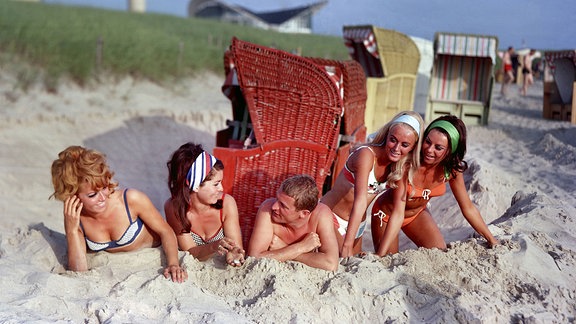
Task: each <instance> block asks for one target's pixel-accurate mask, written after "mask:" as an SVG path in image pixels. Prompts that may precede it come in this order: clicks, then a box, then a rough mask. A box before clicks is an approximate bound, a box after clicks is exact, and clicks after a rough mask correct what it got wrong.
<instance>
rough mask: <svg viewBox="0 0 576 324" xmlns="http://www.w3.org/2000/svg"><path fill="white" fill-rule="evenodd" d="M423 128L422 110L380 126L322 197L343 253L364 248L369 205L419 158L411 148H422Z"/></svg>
mask: <svg viewBox="0 0 576 324" xmlns="http://www.w3.org/2000/svg"><path fill="white" fill-rule="evenodd" d="M423 131H424V121H423V120H422V117H420V114H418V113H417V112H414V111H404V112H401V113H399V114H398V115H396V116H395V117H394V118H393V119H392V120H391V121H390V122H389V123H387V124H386V125H384V126H383V127H382V128H380V130H379V131H378V132H377V133H376V135H375V137H374V139H373V140H372V141H371V142H369V143H366V144H364V145H361V146H359V147H357V148H356V149H354V150H353V151H352V152H351V153H350V155H349V157H348V159H347V160H346V164H345V166H344V168H343V169H342V171H341V172H340V174H339V175H338V177H337V178H336V182H335V183H334V186H333V187H332V188H331V189H330V191H328V192H327V193H326V194H325V195H324V196H323V197H322V198H321V199H320V201H321V202H323V203H324V204H326V205H328V207H330V208H331V209H332V212H333V213H334V219H335V226H336V230H337V238H338V246H339V247H340V257H342V258H347V257H350V256H352V255H356V254H358V253H360V252H362V235H363V233H364V230H365V226H366V207H368V205H369V204H370V203H371V202H372V200H373V199H374V198H375V197H376V196H377V195H378V194H380V193H382V192H383V190H384V189H385V183H386V182H387V181H388V182H389V183H395V181H397V180H399V179H400V178H402V173H403V172H402V169H403V167H404V165H405V164H406V162H407V161H409V163H416V164H418V163H419V162H420V161H419V155H418V154H412V152H415V153H419V152H420V141H419V135H420V134H422V133H423ZM392 186H394V184H393V185H392Z"/></svg>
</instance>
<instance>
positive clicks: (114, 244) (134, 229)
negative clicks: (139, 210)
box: [80, 189, 144, 252]
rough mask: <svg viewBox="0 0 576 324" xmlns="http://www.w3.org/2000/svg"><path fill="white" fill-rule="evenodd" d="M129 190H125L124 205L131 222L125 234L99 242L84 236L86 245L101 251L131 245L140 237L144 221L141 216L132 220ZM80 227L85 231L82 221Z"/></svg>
mask: <svg viewBox="0 0 576 324" xmlns="http://www.w3.org/2000/svg"><path fill="white" fill-rule="evenodd" d="M127 191H128V189H126V190H124V195H123V197H124V206H125V208H126V214H127V215H128V221H129V222H130V226H128V228H127V229H126V231H125V232H124V234H122V236H121V237H120V238H119V239H118V240H116V241H110V242H106V243H99V242H94V241H92V240H90V239H89V238H88V237H86V236H84V238H85V240H86V245H87V246H88V248H89V249H90V250H92V251H94V252H100V251H106V250H108V249H113V248H118V247H122V246H126V245H130V244H131V243H132V242H134V241H135V240H136V238H138V235H139V234H140V232H141V231H142V228H143V227H144V223H143V222H142V220H141V219H140V217H137V218H136V220H135V221H132V216H131V215H130V209H129V208H128V201H127V200H126V192H127ZM80 227H81V228H82V231H84V227H83V226H82V222H80Z"/></svg>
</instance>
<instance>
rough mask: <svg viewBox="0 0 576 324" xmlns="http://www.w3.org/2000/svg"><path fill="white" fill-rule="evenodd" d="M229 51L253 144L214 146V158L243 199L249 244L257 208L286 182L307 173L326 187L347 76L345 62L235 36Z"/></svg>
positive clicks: (238, 197)
mask: <svg viewBox="0 0 576 324" xmlns="http://www.w3.org/2000/svg"><path fill="white" fill-rule="evenodd" d="M227 55H230V57H229V58H228V59H229V60H231V61H232V62H233V63H232V65H231V66H233V67H234V70H235V73H236V76H237V84H238V86H239V88H240V90H241V95H242V97H243V100H244V102H245V108H246V109H247V111H248V114H249V117H250V118H249V120H250V122H251V127H252V130H253V133H254V139H255V142H256V144H254V143H252V144H251V145H249V146H247V147H245V148H234V147H222V146H217V147H215V148H214V155H215V156H216V157H217V158H218V159H220V160H222V161H223V162H224V165H225V168H224V169H225V171H224V180H223V186H224V190H225V191H226V192H227V193H229V194H231V195H232V196H233V197H234V198H235V199H236V201H237V203H238V211H239V213H240V226H241V229H242V235H243V240H244V243H245V244H248V241H249V239H250V236H251V234H252V228H253V225H254V217H255V215H256V212H257V211H258V207H259V206H260V204H261V203H262V202H263V201H264V200H265V199H267V198H270V197H274V196H275V195H276V190H277V189H278V187H279V185H280V183H281V182H282V181H283V180H284V179H286V178H287V177H289V176H292V175H295V174H309V175H311V176H312V177H314V179H315V180H316V184H317V186H318V189H319V190H320V191H322V188H323V186H324V183H325V180H326V177H327V176H328V175H329V174H330V171H331V168H332V164H333V161H334V158H335V155H336V149H337V148H338V142H339V135H340V124H341V116H342V114H343V92H342V91H341V90H342V87H341V85H342V82H343V77H342V72H341V69H340V65H332V64H324V63H328V62H323V63H322V64H319V63H315V62H314V61H313V60H311V59H308V58H304V57H300V56H296V55H293V54H290V53H288V52H285V51H281V50H277V49H272V48H269V47H265V46H261V45H257V44H253V43H249V42H245V41H242V40H239V39H236V38H234V39H233V40H232V44H231V46H230V53H229V54H227ZM229 83H230V82H229ZM232 83H234V82H232ZM223 90H228V87H227V86H225V87H224V88H223ZM225 93H226V92H225ZM233 108H234V109H236V107H233ZM220 142H224V143H225V141H220ZM217 144H218V141H217Z"/></svg>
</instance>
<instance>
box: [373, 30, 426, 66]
mask: <svg viewBox="0 0 576 324" xmlns="http://www.w3.org/2000/svg"><path fill="white" fill-rule="evenodd" d="M373 31H374V36H375V38H376V44H377V46H378V54H379V55H380V61H381V62H382V68H383V70H384V76H385V77H388V76H392V75H395V74H399V73H408V74H414V75H416V74H418V65H419V64H420V50H418V47H417V46H416V43H414V41H413V40H412V39H411V38H410V37H408V36H407V35H405V34H402V33H400V32H397V31H394V30H390V29H383V28H378V27H376V26H373Z"/></svg>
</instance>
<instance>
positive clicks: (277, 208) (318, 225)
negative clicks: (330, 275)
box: [248, 175, 338, 271]
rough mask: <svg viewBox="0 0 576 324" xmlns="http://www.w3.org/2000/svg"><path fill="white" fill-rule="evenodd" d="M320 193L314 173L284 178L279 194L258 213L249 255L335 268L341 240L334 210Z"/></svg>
mask: <svg viewBox="0 0 576 324" xmlns="http://www.w3.org/2000/svg"><path fill="white" fill-rule="evenodd" d="M318 197H319V192H318V188H317V187H316V182H315V181H314V179H313V178H312V177H310V176H308V175H297V176H293V177H290V178H288V179H286V180H284V182H282V184H281V185H280V188H279V189H278V192H277V194H276V198H270V199H267V200H266V201H264V202H263V203H262V205H261V206H260V209H259V210H258V213H257V214H256V222H255V224H254V230H253V232H252V237H251V238H250V243H249V245H248V255H250V256H254V257H264V258H272V259H276V260H278V261H282V262H283V261H288V260H292V261H298V262H302V263H304V264H306V265H308V266H310V267H314V268H319V269H324V270H328V271H336V270H337V269H338V243H337V241H336V233H335V231H334V223H333V218H332V217H333V216H332V211H331V210H330V208H329V207H328V206H326V205H324V204H322V203H319V202H318Z"/></svg>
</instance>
